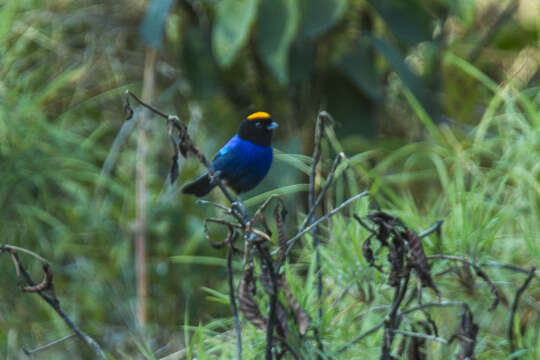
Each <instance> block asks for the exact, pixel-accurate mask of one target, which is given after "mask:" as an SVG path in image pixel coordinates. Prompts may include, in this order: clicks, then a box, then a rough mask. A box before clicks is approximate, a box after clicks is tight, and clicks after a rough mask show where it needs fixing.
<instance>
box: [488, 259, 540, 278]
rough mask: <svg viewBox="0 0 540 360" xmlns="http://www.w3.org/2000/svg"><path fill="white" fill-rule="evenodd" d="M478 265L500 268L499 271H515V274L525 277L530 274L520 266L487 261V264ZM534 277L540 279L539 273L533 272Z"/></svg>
mask: <svg viewBox="0 0 540 360" xmlns="http://www.w3.org/2000/svg"><path fill="white" fill-rule="evenodd" d="M479 265H480V266H490V267H498V268H501V269H505V270H511V271H515V272H518V273H522V274H526V275H529V274H530V273H531V271H530V270H527V269H524V268H522V267H520V266H517V265H512V264H501V263H499V262H497V261H488V262H487V263H482V264H479ZM534 276H536V277H540V272H538V271H535V273H534Z"/></svg>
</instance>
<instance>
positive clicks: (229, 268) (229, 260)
mask: <svg viewBox="0 0 540 360" xmlns="http://www.w3.org/2000/svg"><path fill="white" fill-rule="evenodd" d="M232 256H233V250H232V248H231V247H228V248H227V278H228V281H229V300H230V302H231V310H232V313H233V318H234V330H235V331H236V358H237V359H238V360H241V359H242V327H241V326H240V319H239V317H238V307H237V306H236V296H235V291H234V278H233V269H232Z"/></svg>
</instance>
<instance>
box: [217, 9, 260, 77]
mask: <svg viewBox="0 0 540 360" xmlns="http://www.w3.org/2000/svg"><path fill="white" fill-rule="evenodd" d="M259 1H260V0H221V1H220V2H219V3H218V4H217V6H216V23H215V25H214V28H213V32H212V47H213V50H214V56H215V57H216V59H217V62H218V64H219V65H220V66H222V67H228V66H229V65H231V64H232V62H233V60H234V58H235V56H236V54H237V53H238V50H240V49H241V48H242V46H243V45H244V44H245V43H246V41H247V40H248V38H249V31H250V29H251V24H253V22H254V21H255V17H256V15H257V8H258V5H259Z"/></svg>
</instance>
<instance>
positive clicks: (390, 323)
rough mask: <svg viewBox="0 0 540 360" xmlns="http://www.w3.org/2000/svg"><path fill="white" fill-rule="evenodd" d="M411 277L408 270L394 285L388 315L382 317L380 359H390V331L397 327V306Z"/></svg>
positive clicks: (391, 340) (391, 335)
mask: <svg viewBox="0 0 540 360" xmlns="http://www.w3.org/2000/svg"><path fill="white" fill-rule="evenodd" d="M410 277H411V274H410V272H409V271H408V272H407V275H406V276H405V279H403V280H402V281H401V282H400V284H399V286H396V289H395V292H394V300H393V301H392V308H391V309H390V311H389V312H388V315H386V317H385V319H384V335H383V341H382V345H381V360H390V359H392V355H391V349H392V342H393V340H394V336H393V334H392V331H393V330H394V329H396V328H397V327H398V322H399V316H397V315H398V310H399V306H400V305H401V302H402V301H403V298H404V297H405V293H406V292H407V287H408V286H409V279H410Z"/></svg>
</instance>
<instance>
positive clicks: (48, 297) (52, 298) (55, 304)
mask: <svg viewBox="0 0 540 360" xmlns="http://www.w3.org/2000/svg"><path fill="white" fill-rule="evenodd" d="M24 250H26V249H24ZM0 251H1V252H6V253H9V254H10V255H11V257H12V259H13V261H14V263H15V268H16V270H17V274H18V275H20V276H21V277H22V280H24V281H26V283H27V284H28V285H29V287H26V288H27V289H31V290H32V291H33V292H35V293H36V294H38V295H39V296H40V297H41V298H42V299H43V300H45V302H46V303H47V304H49V305H50V306H51V307H52V308H53V309H54V311H56V313H57V314H58V315H59V316H60V317H61V318H62V320H64V322H65V323H66V325H67V326H68V327H69V328H70V329H71V330H73V332H74V333H75V334H76V335H77V336H78V337H79V338H80V339H81V340H83V341H84V342H85V343H86V344H87V345H88V346H89V347H91V348H92V350H94V352H95V353H96V357H97V358H98V359H100V360H106V357H105V353H104V352H103V350H102V349H101V347H100V346H99V344H98V343H97V342H96V341H95V340H94V339H93V338H92V337H90V336H89V335H88V334H86V333H85V332H84V331H82V330H81V329H80V328H79V327H78V326H77V325H76V324H75V323H74V322H73V321H72V320H71V318H69V316H67V314H66V313H65V312H64V311H63V310H62V308H61V307H60V302H59V301H58V299H57V298H56V294H55V292H54V286H53V283H52V273H51V274H49V275H47V272H50V269H49V268H47V270H45V269H44V271H46V273H45V274H46V275H45V278H46V279H47V278H48V279H49V280H46V281H47V282H49V281H50V283H49V284H47V287H46V289H45V288H43V289H39V287H40V286H39V285H36V284H35V283H34V281H33V280H32V277H31V276H30V274H29V273H28V271H27V270H26V268H25V267H24V265H23V264H22V262H21V261H20V259H19V256H18V255H17V251H21V252H24V253H26V254H31V255H32V256H34V255H33V253H32V252H31V251H30V250H26V251H23V249H22V248H18V247H12V246H6V245H2V246H1V247H0ZM36 257H37V258H41V257H40V256H39V255H38V256H36ZM46 265H47V267H48V264H46ZM19 283H20V287H21V289H23V288H25V286H22V283H21V279H19Z"/></svg>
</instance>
